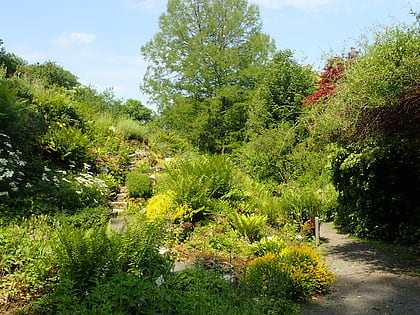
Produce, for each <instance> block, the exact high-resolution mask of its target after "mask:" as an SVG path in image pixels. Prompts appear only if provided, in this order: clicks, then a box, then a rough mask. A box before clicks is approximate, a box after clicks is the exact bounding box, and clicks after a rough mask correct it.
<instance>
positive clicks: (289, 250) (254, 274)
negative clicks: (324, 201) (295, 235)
mask: <svg viewBox="0 0 420 315" xmlns="http://www.w3.org/2000/svg"><path fill="white" fill-rule="evenodd" d="M242 281H243V282H244V283H245V284H246V285H247V286H249V287H251V288H252V289H254V290H257V292H260V293H261V294H263V293H264V294H268V295H271V296H280V297H286V298H287V299H292V300H294V301H299V300H302V299H306V298H309V297H311V296H315V295H319V294H321V293H323V292H325V291H326V290H327V289H328V287H329V285H330V284H331V283H332V282H333V281H334V276H333V274H332V273H331V272H329V271H328V270H326V268H325V265H324V263H323V262H322V261H321V258H320V256H319V255H318V254H317V253H316V252H315V251H313V250H312V249H310V248H309V247H306V246H302V247H298V246H292V247H286V248H284V249H283V250H282V251H281V252H280V254H272V253H268V254H266V255H264V256H262V257H259V258H256V259H255V260H253V261H252V262H250V263H249V265H248V267H247V269H246V271H245V273H244V275H243V279H242Z"/></svg>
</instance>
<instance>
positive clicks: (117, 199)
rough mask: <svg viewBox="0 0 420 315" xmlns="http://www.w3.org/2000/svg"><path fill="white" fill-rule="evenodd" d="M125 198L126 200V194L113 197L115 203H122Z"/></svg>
mask: <svg viewBox="0 0 420 315" xmlns="http://www.w3.org/2000/svg"><path fill="white" fill-rule="evenodd" d="M125 198H127V194H126V193H119V194H117V195H116V196H115V201H123V200H124V199H125Z"/></svg>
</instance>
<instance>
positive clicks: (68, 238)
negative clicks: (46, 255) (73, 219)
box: [54, 223, 120, 296]
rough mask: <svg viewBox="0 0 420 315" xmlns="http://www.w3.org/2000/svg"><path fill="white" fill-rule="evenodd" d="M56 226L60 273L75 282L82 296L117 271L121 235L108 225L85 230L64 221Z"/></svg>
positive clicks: (75, 287) (56, 248) (56, 247)
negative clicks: (111, 229) (108, 228)
mask: <svg viewBox="0 0 420 315" xmlns="http://www.w3.org/2000/svg"><path fill="white" fill-rule="evenodd" d="M56 229H57V237H58V240H59V241H58V242H57V244H56V246H55V248H54V252H55V254H56V255H57V265H58V267H59V268H60V269H59V275H60V277H61V278H62V279H65V280H67V281H71V282H72V283H73V286H74V287H73V288H74V289H76V290H77V292H78V295H79V296H82V295H83V294H85V292H86V290H90V288H91V287H93V286H95V285H96V284H97V283H101V282H103V281H104V280H105V279H106V278H108V277H110V276H111V275H112V274H114V273H115V272H116V271H118V269H119V268H118V267H119V266H118V251H119V249H120V245H119V243H118V237H117V236H115V237H113V236H112V234H110V233H109V232H108V231H107V228H106V227H105V226H99V227H94V228H90V229H87V230H84V229H80V228H75V227H72V226H70V225H68V224H64V223H62V224H60V225H58V226H57V228H56Z"/></svg>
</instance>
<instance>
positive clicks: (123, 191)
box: [120, 186, 128, 193]
mask: <svg viewBox="0 0 420 315" xmlns="http://www.w3.org/2000/svg"><path fill="white" fill-rule="evenodd" d="M120 193H128V188H127V187H126V186H121V187H120Z"/></svg>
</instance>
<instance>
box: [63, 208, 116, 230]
mask: <svg viewBox="0 0 420 315" xmlns="http://www.w3.org/2000/svg"><path fill="white" fill-rule="evenodd" d="M55 218H56V219H57V220H58V221H60V222H64V223H65V224H68V225H69V226H72V227H76V228H83V229H89V228H91V227H95V226H104V225H106V224H107V223H108V221H109V207H108V206H105V205H99V206H96V207H93V206H90V207H86V208H80V209H77V210H76V211H74V212H73V213H71V214H70V215H66V214H58V215H56V216H55Z"/></svg>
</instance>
